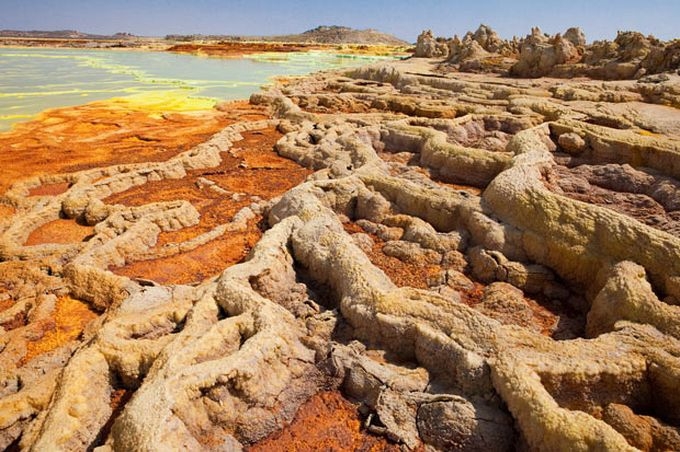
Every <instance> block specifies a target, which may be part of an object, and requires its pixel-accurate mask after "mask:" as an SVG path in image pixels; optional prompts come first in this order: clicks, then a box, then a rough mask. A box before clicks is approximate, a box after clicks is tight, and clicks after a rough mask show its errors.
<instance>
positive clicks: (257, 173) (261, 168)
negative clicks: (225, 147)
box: [104, 128, 310, 284]
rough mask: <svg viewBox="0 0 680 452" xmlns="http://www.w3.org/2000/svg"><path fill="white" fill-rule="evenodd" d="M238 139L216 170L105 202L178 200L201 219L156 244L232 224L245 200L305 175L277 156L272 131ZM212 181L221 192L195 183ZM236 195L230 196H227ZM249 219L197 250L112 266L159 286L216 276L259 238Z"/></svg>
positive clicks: (246, 134)
mask: <svg viewBox="0 0 680 452" xmlns="http://www.w3.org/2000/svg"><path fill="white" fill-rule="evenodd" d="M242 136H243V140H241V141H238V142H236V143H235V144H234V147H233V148H232V149H231V151H230V152H229V153H227V152H225V153H222V158H223V160H222V163H221V164H220V166H218V167H216V168H209V169H204V170H196V171H191V172H190V173H189V174H188V175H187V177H185V178H183V179H172V180H171V179H168V180H162V181H158V182H151V183H149V184H146V185H144V186H140V187H134V188H132V189H130V190H127V191H125V192H122V193H118V194H116V195H114V196H111V197H109V198H107V199H105V200H104V201H105V202H106V203H110V204H125V205H129V206H137V205H142V204H146V203H149V202H160V201H171V200H177V199H184V200H187V201H189V202H191V203H192V204H193V205H194V207H196V209H197V210H198V212H199V213H200V215H201V218H200V222H199V224H198V225H196V226H193V227H189V228H185V229H181V230H179V231H173V232H164V233H161V234H160V236H159V239H158V244H157V246H163V245H166V244H169V243H178V242H183V241H187V240H190V239H192V238H194V237H197V236H199V235H201V234H204V233H206V232H208V231H210V230H212V229H214V228H215V227H217V226H219V225H221V224H224V223H227V222H229V221H231V220H232V218H233V216H234V215H235V214H236V213H237V212H238V211H239V210H240V209H242V208H243V207H246V206H248V205H249V204H251V203H252V202H253V201H252V198H251V196H258V197H260V198H262V199H270V198H273V197H275V196H278V195H280V194H282V193H283V192H285V191H287V190H289V189H290V188H292V187H294V186H295V185H298V184H299V183H301V182H302V181H304V179H305V178H306V177H307V175H308V174H309V173H310V171H309V170H307V169H305V168H302V167H301V166H299V165H297V164H296V163H294V162H292V161H291V160H288V159H285V158H283V157H280V156H279V155H278V154H276V152H275V151H274V144H276V141H278V139H279V138H281V134H280V133H279V132H277V131H276V130H275V129H273V128H268V129H263V130H255V131H251V132H244V133H243V134H242ZM203 179H207V180H209V181H211V182H214V183H216V184H217V186H219V187H220V188H222V189H224V190H226V191H227V193H226V194H225V193H219V192H217V191H214V190H213V189H211V188H210V187H207V186H202V185H201V182H200V181H201V180H203ZM234 194H238V195H237V196H236V198H232V195H234ZM260 220H261V219H260V218H256V219H255V220H251V221H250V222H249V223H248V228H247V229H246V230H245V231H243V232H227V233H226V234H224V235H222V236H221V237H219V238H218V239H217V240H213V241H211V242H209V243H207V244H205V245H202V246H199V247H198V248H196V249H194V250H192V251H189V252H185V253H182V254H179V255H176V256H172V257H167V258H161V259H154V260H150V261H140V262H133V263H130V264H128V265H126V266H125V267H120V268H112V269H111V270H112V271H114V272H115V273H117V274H119V275H124V276H128V277H131V278H143V279H151V280H154V281H157V282H159V283H163V284H185V283H191V282H197V281H201V280H203V279H205V278H207V277H210V276H213V275H216V274H218V273H220V272H221V271H222V270H224V269H225V268H226V267H229V266H231V265H233V264H235V263H237V262H239V261H241V260H242V259H243V258H244V257H245V256H246V255H247V254H248V252H249V251H250V249H251V248H252V247H253V246H254V245H255V243H257V241H258V240H259V238H260V236H261V234H262V233H261V231H260V228H259V227H258V222H259V221H260Z"/></svg>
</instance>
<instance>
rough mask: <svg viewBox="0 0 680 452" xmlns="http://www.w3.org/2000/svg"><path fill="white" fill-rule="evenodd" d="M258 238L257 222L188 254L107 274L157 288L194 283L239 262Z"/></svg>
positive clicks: (135, 265)
mask: <svg viewBox="0 0 680 452" xmlns="http://www.w3.org/2000/svg"><path fill="white" fill-rule="evenodd" d="M261 236H262V232H261V231H260V229H259V228H258V227H257V221H251V222H250V223H249V224H248V228H247V230H246V231H245V232H238V233H226V234H224V235H223V236H221V237H219V238H218V239H216V240H213V241H211V242H209V243H206V244H205V245H201V246H199V247H197V248H195V249H193V250H191V251H188V252H185V253H181V254H177V255H174V256H170V257H165V258H160V259H152V260H148V261H139V262H132V263H130V264H128V265H126V266H124V267H119V268H111V269H110V270H111V271H113V272H114V273H116V274H118V275H122V276H127V277H129V278H138V279H150V280H152V281H156V282H158V283H161V284H190V283H198V282H201V281H203V280H205V279H206V278H210V277H212V276H216V275H218V274H220V273H221V272H222V271H224V269H225V268H227V267H230V266H232V265H234V264H236V263H238V262H241V261H242V260H243V259H244V258H245V257H246V256H247V255H248V252H249V251H250V249H251V248H252V247H253V246H255V244H256V243H257V241H258V240H259V239H260V237H261Z"/></svg>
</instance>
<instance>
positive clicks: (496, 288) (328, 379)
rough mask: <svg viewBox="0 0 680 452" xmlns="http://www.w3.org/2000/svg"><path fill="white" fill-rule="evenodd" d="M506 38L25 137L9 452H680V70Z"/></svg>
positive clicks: (537, 38) (2, 312)
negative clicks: (198, 110)
mask: <svg viewBox="0 0 680 452" xmlns="http://www.w3.org/2000/svg"><path fill="white" fill-rule="evenodd" d="M489 36H492V38H493V39H490V38H489ZM493 36H494V35H493V34H492V33H491V32H490V31H489V30H486V29H484V30H482V32H479V34H476V35H473V34H470V35H468V36H466V37H465V38H464V39H463V40H460V39H457V38H456V39H454V40H451V41H450V42H449V43H448V44H447V43H443V42H438V41H435V40H434V38H432V37H431V36H427V35H426V34H424V35H423V36H421V39H420V40H419V47H420V50H421V51H422V49H423V48H426V47H427V45H429V47H427V48H430V49H435V50H436V49H437V48H438V49H439V50H438V51H437V52H434V51H433V53H431V54H429V55H422V56H433V57H435V58H412V59H410V60H407V61H401V62H394V63H390V64H383V65H380V66H371V67H364V68H360V69H357V70H354V71H353V72H350V73H339V72H338V73H324V74H317V75H314V76H311V77H307V78H303V79H294V80H287V81H281V82H280V83H279V84H278V85H276V86H274V87H272V88H271V89H269V90H267V91H263V92H261V93H259V94H256V95H253V96H252V98H251V99H250V105H247V104H231V105H226V106H223V108H222V109H223V112H222V113H219V114H218V113H215V114H214V115H213V116H212V117H211V118H193V120H192V118H180V117H179V116H178V117H166V118H165V119H159V120H158V121H161V122H162V121H165V122H164V124H165V127H166V129H167V130H175V134H174V135H172V136H171V137H168V136H167V134H166V133H154V130H155V129H154V127H156V125H154V124H152V123H149V124H146V125H144V127H148V129H145V130H146V131H145V132H144V133H143V134H141V135H139V134H137V135H129V134H128V135H125V134H124V130H125V127H123V126H124V124H123V123H121V122H120V121H121V120H120V119H115V118H111V119H110V121H109V123H107V122H106V121H102V120H101V119H98V120H92V121H89V122H88V121H86V120H85V119H83V118H85V117H86V116H80V121H81V122H80V123H78V124H73V123H69V122H68V121H67V120H66V119H64V118H63V117H62V119H61V121H56V123H55V120H54V118H51V119H50V118H47V119H44V123H40V122H39V121H38V122H37V123H33V125H31V124H26V125H24V126H22V127H23V128H21V127H20V128H18V129H17V130H15V131H13V132H9V133H7V134H4V136H0V139H2V140H5V141H4V142H3V146H4V147H3V153H5V154H6V155H7V154H8V153H9V152H11V159H8V158H7V157H6V156H5V157H3V158H4V159H5V160H7V161H4V162H3V166H4V168H3V170H2V176H1V179H2V187H3V190H4V191H5V192H4V196H3V197H2V203H1V204H0V261H1V263H0V273H1V274H2V278H0V325H2V328H3V332H2V333H1V335H0V447H3V448H5V447H10V448H15V449H16V448H21V449H27V450H36V451H42V450H86V449H88V450H92V449H96V450H99V451H102V452H103V451H109V450H120V451H131V450H139V451H142V450H143V451H152V450H183V449H188V450H238V449H241V448H243V449H252V450H286V449H288V450H293V449H295V448H297V450H304V449H306V450H310V449H315V448H317V449H318V448H335V450H339V449H362V448H363V449H364V450H369V449H370V450H399V449H401V450H477V451H489V450H494V451H496V450H542V451H546V450H551V451H552V450H568V451H579V450H580V451H585V450H611V451H625V450H638V449H641V450H680V429H679V428H678V427H679V426H680V391H678V388H679V387H680V386H679V385H680V238H678V234H680V182H679V180H680V111H678V109H677V108H678V106H680V76H678V75H677V74H676V73H674V72H669V69H674V70H677V66H675V67H673V64H676V63H677V62H678V61H680V59H676V60H677V61H676V60H674V58H676V57H677V55H678V51H677V49H676V50H673V49H674V48H673V47H672V45H673V44H668V45H666V44H664V45H666V47H663V46H662V44H660V43H658V42H655V41H651V40H648V39H647V38H644V37H643V38H644V39H646V40H647V41H646V44H645V42H642V44H640V40H639V39H637V38H639V37H638V36H637V35H635V36H634V37H633V38H635V39H632V38H631V39H627V38H626V37H625V36H624V37H623V38H621V39H619V38H617V41H619V42H614V43H609V44H611V45H608V47H607V44H602V43H601V44H600V47H599V48H596V49H595V50H597V49H600V50H601V49H602V48H605V50H607V52H609V53H606V55H605V54H603V55H604V56H602V55H601V58H600V59H599V60H597V61H598V62H599V63H598V64H594V63H592V61H595V57H593V54H592V52H593V51H594V50H593V48H592V47H589V48H586V47H584V46H585V44H584V43H585V41H583V42H581V41H580V36H579V35H578V33H576V32H575V31H572V32H568V33H566V34H565V37H562V36H557V37H551V38H550V37H545V36H542V35H541V34H540V33H539V32H537V31H535V32H534V33H533V34H532V35H531V36H529V37H527V38H526V39H525V40H523V41H522V42H521V43H518V42H514V43H513V42H504V43H501V44H502V45H501V44H498V42H496V41H495V39H496V38H495V37H493ZM620 36H621V35H620ZM640 36H641V35H640ZM624 38H626V39H624ZM628 38H630V36H628ZM428 39H430V41H427V40H428ZM426 41H427V42H426ZM442 43H443V44H445V45H444V46H443V47H442ZM631 43H632V44H631ZM426 44H427V45H426ZM638 44H640V45H638ZM437 46H439V47H437ZM485 46H486V47H485ZM636 46H637V47H636ZM640 46H642V47H640ZM645 46H646V47H645ZM669 46H670V47H669ZM677 47H680V46H677V45H676V48H677ZM641 48H642V49H643V50H640V49H641ZM461 49H462V50H461ZM565 49H566V50H565ZM630 49H633V50H635V51H632V50H630ZM636 49H637V50H636ZM644 49H646V51H644ZM600 50H597V51H600ZM629 51H630V52H629ZM527 52H528V53H527ZM565 52H566V53H565ZM588 52H591V53H588ZM626 52H628V53H626ZM631 52H632V53H631ZM674 52H675V53H674ZM421 54H422V52H421ZM565 54H567V55H570V56H569V58H566V59H565V58H562V57H560V55H562V56H564V55H565ZM541 55H543V57H541ZM545 55H552V56H554V57H555V58H553V59H552V60H549V58H548V56H545ZM631 55H632V56H631ZM650 55H657V56H658V58H657V59H656V60H654V61H651V60H650V61H651V62H650V61H648V60H647V58H651V57H650ZM605 56H606V58H608V59H607V61H606V62H603V61H604V58H605ZM588 58H590V60H588ZM591 60H592V61H591ZM470 61H472V63H469V62H470ZM546 61H547V62H548V63H546ZM645 61H647V63H645ZM669 61H670V63H668V62H669ZM673 61H676V63H673ZM466 62H468V63H467V65H465V63H466ZM550 62H552V63H550ZM654 62H656V63H654ZM591 63H592V64H591ZM600 63H601V64H600ZM652 63H654V64H656V66H654V65H653V64H652ZM570 64H573V65H572V66H569V65H570ZM669 64H670V67H668V65H669ZM461 65H463V66H464V67H461ZM574 65H575V66H574ZM664 65H665V66H664ZM490 67H496V68H497V67H501V68H505V69H504V70H509V71H510V72H511V73H513V74H514V75H522V76H532V77H533V76H543V75H550V76H553V77H554V76H560V75H561V76H565V74H566V75H569V76H570V77H572V78H569V79H566V78H545V77H544V78H509V77H506V76H502V75H499V74H498V73H489V72H484V71H485V70H486V69H488V68H490ZM454 69H458V70H476V71H477V72H476V73H467V72H465V73H464V72H458V71H456V70H454ZM479 71H482V72H479ZM657 72H658V73H657ZM655 73H656V74H655ZM598 75H600V76H601V77H599V78H607V79H618V80H612V81H601V80H599V81H598V80H593V78H594V77H596V76H598ZM575 76H579V77H582V78H573V77H575ZM583 76H588V78H584V77H583ZM633 77H634V78H633ZM624 79H626V80H624ZM219 115H221V116H219ZM116 121H118V122H117V123H116ZM140 121H141V120H139V119H135V120H134V121H132V122H133V123H135V124H137V125H138V126H140V127H141V125H139V124H140ZM173 121H174V122H173ZM111 123H116V124H117V127H114V126H110V125H111ZM45 124H48V125H49V126H50V127H51V129H50V132H49V133H45V134H44V135H39V134H36V132H35V130H38V129H40V128H41V127H42V128H44V127H45ZM69 124H70V125H69ZM109 126H110V127H109ZM31 127H33V128H34V129H31ZM107 127H109V128H107ZM200 127H206V128H205V129H201V128H200ZM87 130H89V132H88V133H90V134H91V136H90V137H89V138H82V137H83V136H84V135H83V134H85V135H86V133H85V132H86V131H87ZM182 130H188V131H190V132H187V133H186V136H187V139H189V138H190V137H193V138H191V139H193V140H194V141H195V142H198V143H200V144H197V145H196V146H194V147H191V148H189V149H182V147H181V146H178V145H176V143H175V145H171V144H162V146H159V147H158V148H157V149H156V150H153V149H151V148H149V147H148V146H150V145H153V144H154V143H165V142H164V141H163V140H167V139H169V138H173V137H174V138H178V137H179V136H180V135H181V131H182ZM206 132H210V134H213V133H214V134H213V135H212V136H211V137H210V138H204V135H203V134H205V133H206ZM22 133H23V135H21V134H22ZM21 137H23V138H22V140H23V141H21V140H20V139H19V138H21ZM75 137H81V138H80V140H81V141H80V142H79V141H78V139H77V138H75ZM116 137H117V138H116ZM104 138H108V140H109V141H108V142H109V143H119V144H118V145H119V146H120V143H121V142H125V143H127V144H128V145H130V146H133V144H134V143H136V144H134V146H133V147H132V148H130V149H128V148H124V149H122V150H120V152H108V153H107V152H106V149H110V147H107V146H112V144H106V143H104V144H96V145H95V144H92V143H97V140H100V141H101V140H102V139H104ZM50 140H52V141H51V142H50ZM135 140H136V141H135ZM48 142H50V143H52V144H51V145H49V143H48ZM133 142H134V143H133ZM88 143H90V144H89V146H91V147H92V148H96V149H100V148H101V149H103V150H102V151H101V152H99V153H97V154H96V155H97V158H95V159H94V160H92V161H89V162H87V161H86V160H85V157H83V156H84V154H81V153H80V152H81V151H79V150H78V149H81V150H82V149H88ZM78 146H81V147H80V148H78ZM135 146H138V147H139V152H136V151H135V149H137V148H136V147H135ZM161 147H162V149H161ZM118 149H120V148H118ZM126 149H127V151H126ZM143 149H146V151H142V150H143ZM149 149H151V150H149ZM8 150H9V151H8ZM41 150H43V151H44V152H47V151H49V154H48V155H44V154H42V155H41V154H40V151H41ZM72 156H78V158H82V159H83V160H82V162H81V161H80V160H78V161H77V162H76V163H74V164H73V165H71V166H69V165H66V164H65V162H68V161H69V159H70V158H71V157H72ZM10 167H11V168H21V170H15V171H7V168H10Z"/></svg>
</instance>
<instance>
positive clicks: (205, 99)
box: [0, 48, 380, 131]
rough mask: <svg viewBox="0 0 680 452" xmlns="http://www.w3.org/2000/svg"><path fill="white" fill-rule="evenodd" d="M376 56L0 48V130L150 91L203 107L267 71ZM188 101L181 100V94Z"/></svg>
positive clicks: (248, 89)
mask: <svg viewBox="0 0 680 452" xmlns="http://www.w3.org/2000/svg"><path fill="white" fill-rule="evenodd" d="M379 58H380V57H364V56H361V57H347V56H345V55H334V54H329V53H327V52H319V51H312V52H300V53H286V54H275V55H272V54H267V55H264V54H263V55H251V56H248V57H244V58H236V59H222V58H208V57H199V56H193V55H183V54H175V53H171V52H148V51H125V50H83V49H8V48H4V49H0V131H3V130H8V129H9V128H10V127H11V125H12V124H14V123H16V122H19V121H25V120H27V119H30V118H31V117H32V116H34V115H35V114H37V113H39V112H41V111H42V110H45V109H47V108H54V107H65V106H72V105H80V104H84V103H87V102H92V101H96V100H105V99H110V98H114V97H115V98H117V97H127V96H149V95H151V96H153V97H154V98H155V99H165V100H166V101H167V102H169V103H172V102H177V101H178V100H179V99H182V100H183V105H189V104H192V105H194V106H195V107H196V108H206V106H208V107H209V106H211V105H213V104H214V103H215V102H216V101H218V100H230V99H243V98H248V97H249V96H250V94H252V93H253V92H255V91H257V90H258V89H259V88H260V86H262V85H263V84H266V83H267V82H268V81H269V80H270V79H271V78H272V77H274V76H278V75H283V76H287V75H303V74H308V73H311V72H315V71H319V70H324V69H331V68H342V67H349V66H356V65H360V64H366V63H367V62H371V61H372V60H376V59H379ZM187 99H188V100H189V101H190V102H186V100H187Z"/></svg>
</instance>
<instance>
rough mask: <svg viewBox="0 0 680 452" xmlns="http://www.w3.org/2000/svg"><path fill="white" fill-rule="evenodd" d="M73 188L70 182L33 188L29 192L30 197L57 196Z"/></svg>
mask: <svg viewBox="0 0 680 452" xmlns="http://www.w3.org/2000/svg"><path fill="white" fill-rule="evenodd" d="M70 186H71V184H69V183H68V182H62V183H59V184H47V185H40V186H38V187H35V188H32V189H31V190H30V191H29V192H28V196H56V195H60V194H62V193H64V192H65V191H66V190H68V188H69V187H70Z"/></svg>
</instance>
